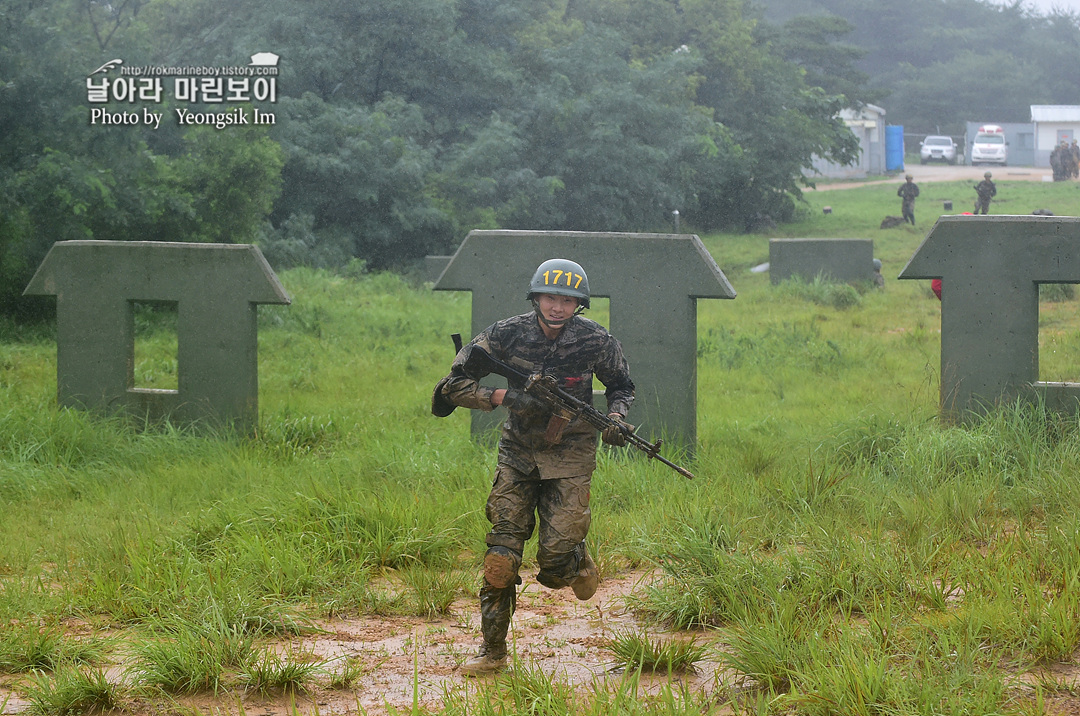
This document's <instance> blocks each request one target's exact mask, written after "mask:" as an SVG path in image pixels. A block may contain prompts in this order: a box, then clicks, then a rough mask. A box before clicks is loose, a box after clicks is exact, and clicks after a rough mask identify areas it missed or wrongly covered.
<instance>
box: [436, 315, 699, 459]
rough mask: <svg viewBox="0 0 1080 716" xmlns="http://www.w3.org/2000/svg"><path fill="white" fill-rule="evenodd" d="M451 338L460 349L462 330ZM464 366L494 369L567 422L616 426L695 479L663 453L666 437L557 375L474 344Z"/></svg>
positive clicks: (482, 371) (631, 442)
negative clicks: (644, 429) (612, 412)
mask: <svg viewBox="0 0 1080 716" xmlns="http://www.w3.org/2000/svg"><path fill="white" fill-rule="evenodd" d="M451 338H453V340H454V346H455V347H456V348H457V349H458V351H460V350H461V334H458V333H455V334H453V336H451ZM465 369H466V371H468V372H469V373H472V374H483V375H487V374H488V373H494V374H496V375H501V376H502V377H503V378H506V379H507V380H508V381H510V383H511V384H515V383H516V384H518V385H522V386H523V390H524V391H525V392H526V393H528V394H529V395H531V396H532V397H534V398H536V399H537V400H539V401H540V402H541V403H543V405H544V407H545V408H546V409H548V410H550V411H551V413H552V414H553V415H554V416H556V417H557V418H559V419H561V420H562V421H565V422H564V424H565V423H566V422H570V421H571V420H573V419H574V418H581V419H582V420H584V421H585V423H586V424H588V425H591V426H592V427H594V428H596V429H597V430H599V431H601V432H603V431H604V430H607V429H608V428H612V427H614V428H616V429H617V430H618V431H619V433H620V434H622V436H623V437H624V438H625V439H626V443H627V445H631V446H633V447H635V448H637V449H638V450H641V451H642V452H643V453H645V454H646V455H647V456H648V457H649V459H655V460H659V461H660V462H662V463H663V464H665V465H667V466H668V467H670V468H671V469H672V470H674V471H675V472H677V473H679V474H680V475H682V476H683V477H685V478H687V479H688V480H693V479H694V474H693V473H692V472H690V471H689V470H687V469H686V468H684V467H679V466H678V465H676V464H675V463H673V462H671V461H670V460H668V459H667V458H665V457H664V456H663V455H661V454H660V446H661V445H662V444H663V442H664V441H663V440H657V441H656V442H654V443H651V442H649V441H648V440H646V439H645V438H643V437H641V436H640V435H638V434H637V433H635V432H634V430H633V428H631V427H630V426H628V425H627V424H626V423H622V422H619V421H618V420H613V419H612V418H609V417H608V416H606V415H604V414H603V413H601V412H600V411H599V410H597V409H596V408H594V407H593V406H591V405H589V404H588V403H586V402H585V401H583V400H580V399H579V398H576V397H574V396H573V395H571V394H570V393H568V392H566V391H565V390H563V389H562V388H560V387H559V385H558V383H556V381H555V379H554V378H553V377H551V376H549V375H541V374H539V373H533V374H531V375H530V374H529V373H526V372H525V371H523V370H521V369H519V368H515V367H514V366H512V365H509V364H507V363H503V362H502V361H501V360H499V359H497V358H494V357H493V356H492V355H491V354H490V353H488V352H487V351H485V350H484V349H483V348H480V347H479V346H475V345H474V346H473V347H472V351H471V352H470V353H469V359H468V361H466V362H465Z"/></svg>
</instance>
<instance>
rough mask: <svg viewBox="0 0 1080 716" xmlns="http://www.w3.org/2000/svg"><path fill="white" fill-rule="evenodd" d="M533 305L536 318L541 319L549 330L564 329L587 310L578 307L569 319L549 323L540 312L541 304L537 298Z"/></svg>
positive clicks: (533, 300)
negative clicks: (572, 319)
mask: <svg viewBox="0 0 1080 716" xmlns="http://www.w3.org/2000/svg"><path fill="white" fill-rule="evenodd" d="M532 305H533V311H535V312H536V317H537V318H538V319H540V322H541V323H543V324H544V325H545V326H547V327H548V328H562V327H563V326H565V325H566V324H567V323H569V322H570V319H571V318H573V317H574V316H580V315H581V312H582V311H584V310H585V307H584V306H578V307H577V310H576V311H574V315H573V316H570V317H568V318H566V319H565V320H562V321H558V322H554V321H549V320H548V319H547V318H545V317H544V313H543V311H541V310H540V302H539V301H537V300H536V299H535V298H534V299H532Z"/></svg>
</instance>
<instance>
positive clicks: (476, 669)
mask: <svg viewBox="0 0 1080 716" xmlns="http://www.w3.org/2000/svg"><path fill="white" fill-rule="evenodd" d="M505 668H506V642H505V641H504V642H502V643H500V644H488V643H487V642H486V641H485V642H484V643H482V644H481V645H480V651H478V652H477V654H476V656H470V657H469V659H468V660H467V661H466V662H465V663H464V664H462V665H461V673H462V674H463V675H465V676H487V675H488V674H497V673H499V672H500V671H502V670H504V669H505Z"/></svg>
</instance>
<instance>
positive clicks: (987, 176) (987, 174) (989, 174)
mask: <svg viewBox="0 0 1080 716" xmlns="http://www.w3.org/2000/svg"><path fill="white" fill-rule="evenodd" d="M983 176H984V177H986V178H987V179H989V178H990V177H992V176H994V175H993V174H991V173H990V172H986V173H985V174H983Z"/></svg>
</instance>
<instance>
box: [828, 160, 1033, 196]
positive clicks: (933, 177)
mask: <svg viewBox="0 0 1080 716" xmlns="http://www.w3.org/2000/svg"><path fill="white" fill-rule="evenodd" d="M985 172H990V173H992V174H993V175H994V177H993V178H994V180H995V181H1050V180H1051V179H1052V177H1053V172H1052V171H1051V170H1050V167H968V166H963V165H956V166H949V165H948V164H915V165H908V166H907V167H905V169H904V171H903V172H897V173H896V174H895V175H893V176H891V177H888V178H886V179H872V180H870V181H864V180H858V181H835V182H826V181H825V180H818V181H817V189H816V190H815V189H807V191H834V190H838V189H855V188H857V187H860V186H873V185H875V184H898V183H899V182H902V181H903V180H904V174H910V175H911V176H912V177H913V178H914V180H915V183H916V184H918V183H919V182H930V181H962V180H979V179H982V176H983V174H984V173H985ZM1044 177H1046V178H1045V179H1044Z"/></svg>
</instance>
